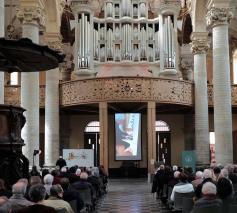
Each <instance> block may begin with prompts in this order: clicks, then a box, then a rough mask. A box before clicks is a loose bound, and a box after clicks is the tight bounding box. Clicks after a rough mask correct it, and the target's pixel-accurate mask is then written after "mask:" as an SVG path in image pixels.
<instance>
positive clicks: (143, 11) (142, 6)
mask: <svg viewBox="0 0 237 213" xmlns="http://www.w3.org/2000/svg"><path fill="white" fill-rule="evenodd" d="M140 17H144V18H145V17H146V5H145V3H143V2H142V3H141V4H140Z"/></svg>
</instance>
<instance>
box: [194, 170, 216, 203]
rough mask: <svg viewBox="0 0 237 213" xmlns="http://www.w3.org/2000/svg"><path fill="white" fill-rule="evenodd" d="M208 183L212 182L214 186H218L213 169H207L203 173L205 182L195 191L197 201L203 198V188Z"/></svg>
mask: <svg viewBox="0 0 237 213" xmlns="http://www.w3.org/2000/svg"><path fill="white" fill-rule="evenodd" d="M207 182H211V183H213V184H216V182H215V181H214V180H213V172H212V170H211V169H205V170H204V171H203V181H202V183H201V184H199V185H198V186H197V187H196V189H195V197H196V199H199V198H201V196H202V186H203V184H204V183H207Z"/></svg>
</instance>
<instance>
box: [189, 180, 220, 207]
mask: <svg viewBox="0 0 237 213" xmlns="http://www.w3.org/2000/svg"><path fill="white" fill-rule="evenodd" d="M216 193H217V189H216V185H215V184H213V183H212V182H206V183H204V184H203V186H202V197H201V198H200V199H199V200H197V201H196V202H195V204H194V207H193V211H192V212H194V211H195V210H196V209H202V208H207V207H212V206H213V207H214V206H215V207H216V206H217V207H219V208H220V209H221V208H222V201H221V199H219V198H217V197H216Z"/></svg>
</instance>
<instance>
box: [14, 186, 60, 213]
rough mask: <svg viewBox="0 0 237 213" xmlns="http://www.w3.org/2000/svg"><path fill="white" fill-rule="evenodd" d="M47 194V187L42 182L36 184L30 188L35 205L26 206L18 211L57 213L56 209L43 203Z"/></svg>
mask: <svg viewBox="0 0 237 213" xmlns="http://www.w3.org/2000/svg"><path fill="white" fill-rule="evenodd" d="M45 195H46V189H45V188H44V186H43V185H42V184H35V185H33V186H32V187H31V188H30V191H29V197H30V200H31V201H32V202H34V205H31V206H28V207H24V208H22V209H20V210H19V211H18V212H17V213H56V211H55V209H54V208H52V207H48V206H45V205H43V204H42V203H43V201H44V198H45Z"/></svg>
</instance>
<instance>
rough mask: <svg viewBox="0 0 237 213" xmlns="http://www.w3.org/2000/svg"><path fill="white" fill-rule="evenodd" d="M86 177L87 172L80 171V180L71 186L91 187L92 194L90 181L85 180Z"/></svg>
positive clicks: (75, 187)
mask: <svg viewBox="0 0 237 213" xmlns="http://www.w3.org/2000/svg"><path fill="white" fill-rule="evenodd" d="M87 178H88V174H87V173H86V172H82V173H81V175H80V180H79V181H77V182H75V183H73V184H72V187H73V188H74V189H76V190H80V189H87V188H89V189H91V194H92V185H91V183H89V182H88V181H87Z"/></svg>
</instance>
